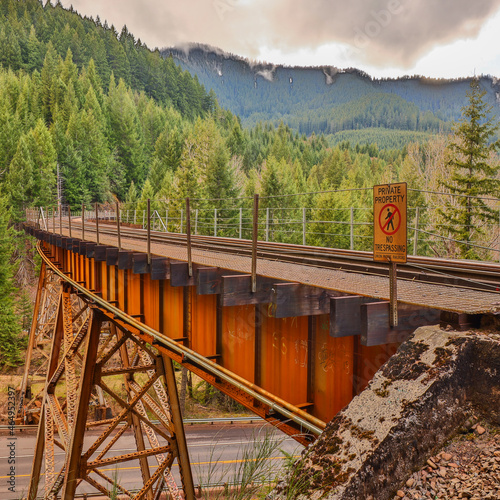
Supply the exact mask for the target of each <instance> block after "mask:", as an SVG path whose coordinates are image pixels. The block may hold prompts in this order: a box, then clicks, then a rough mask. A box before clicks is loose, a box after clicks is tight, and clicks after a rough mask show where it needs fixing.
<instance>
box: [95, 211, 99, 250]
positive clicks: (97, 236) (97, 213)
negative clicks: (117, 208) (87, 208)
mask: <svg viewBox="0 0 500 500" xmlns="http://www.w3.org/2000/svg"><path fill="white" fill-rule="evenodd" d="M95 231H96V243H97V244H98V245H99V206H98V204H97V203H96V204H95Z"/></svg>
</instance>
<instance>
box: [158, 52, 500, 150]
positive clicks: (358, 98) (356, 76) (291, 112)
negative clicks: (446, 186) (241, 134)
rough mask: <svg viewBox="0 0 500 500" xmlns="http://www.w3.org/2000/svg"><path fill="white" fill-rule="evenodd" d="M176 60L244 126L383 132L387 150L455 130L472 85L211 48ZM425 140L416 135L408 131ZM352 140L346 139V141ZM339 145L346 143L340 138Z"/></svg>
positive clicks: (487, 84)
mask: <svg viewBox="0 0 500 500" xmlns="http://www.w3.org/2000/svg"><path fill="white" fill-rule="evenodd" d="M162 53H163V54H164V55H165V56H167V55H172V56H173V57H174V60H175V61H177V62H179V63H180V65H181V66H182V67H183V68H185V69H187V70H189V71H190V72H191V73H192V74H194V75H197V76H198V78H199V80H200V82H201V83H203V85H204V86H205V87H206V88H207V90H210V89H213V90H214V91H215V93H216V95H217V97H218V99H219V103H220V104H221V105H222V106H223V107H226V108H227V109H229V110H231V111H232V112H233V113H235V114H237V115H238V116H239V117H240V118H241V120H242V123H243V125H244V126H252V125H254V124H255V123H257V122H258V121H271V122H273V123H275V124H277V123H279V122H280V121H283V122H284V123H286V124H287V125H289V126H290V127H292V128H293V129H294V130H297V131H298V132H300V133H305V134H307V135H309V134H311V133H312V132H315V133H316V134H321V133H323V134H327V135H329V134H337V133H339V132H342V131H350V130H361V129H365V128H367V127H372V128H377V129H380V130H382V129H387V131H388V130H392V131H393V132H392V133H389V132H387V131H382V133H381V134H375V133H373V132H374V131H372V134H371V135H370V139H372V138H374V137H375V138H376V139H378V143H379V146H384V145H385V144H386V141H387V145H388V146H389V147H393V145H394V144H401V143H408V140H409V139H410V140H415V139H421V138H423V137H426V136H427V137H428V136H429V134H430V133H436V132H449V131H450V129H451V125H452V122H454V121H456V120H458V119H459V118H460V112H461V108H462V106H464V105H465V104H466V91H467V89H468V87H469V84H470V79H463V80H458V81H447V80H439V81H436V80H431V79H427V78H422V77H405V78H399V79H394V80H374V79H371V78H370V77H369V76H368V75H366V74H364V73H362V72H360V71H358V70H355V69H347V70H339V69H338V68H334V67H318V68H294V67H284V66H275V65H265V64H253V63H250V62H249V61H247V60H245V59H243V58H240V57H237V56H233V55H231V54H227V53H223V52H222V51H220V50H217V49H213V48H210V47H206V46H197V45H193V46H192V47H191V48H187V49H185V50H183V49H177V48H170V49H165V50H163V51H162ZM481 85H482V86H483V88H484V89H486V90H487V92H488V95H487V102H488V103H489V104H494V105H495V107H496V109H497V110H498V106H497V104H496V102H497V92H499V91H500V87H499V86H498V84H497V82H496V81H493V79H492V78H488V77H485V78H482V79H481ZM409 131H410V132H422V133H423V135H422V134H419V135H415V134H410V135H409V134H408V132H409ZM341 136H342V137H346V136H345V135H341ZM348 137H349V139H350V140H352V141H353V142H358V139H359V142H362V143H364V142H366V137H365V136H363V135H362V134H361V135H359V138H358V136H357V134H356V133H351V134H349V136H348ZM332 141H333V143H336V142H339V139H338V138H335V137H332Z"/></svg>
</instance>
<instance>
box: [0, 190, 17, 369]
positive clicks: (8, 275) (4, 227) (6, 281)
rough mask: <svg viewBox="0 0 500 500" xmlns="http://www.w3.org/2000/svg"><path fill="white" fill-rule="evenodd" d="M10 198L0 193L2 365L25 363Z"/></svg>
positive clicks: (0, 327) (0, 350) (0, 358)
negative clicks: (17, 306) (12, 259)
mask: <svg viewBox="0 0 500 500" xmlns="http://www.w3.org/2000/svg"><path fill="white" fill-rule="evenodd" d="M10 218H11V213H10V209H9V202H8V200H7V198H6V197H4V196H0V366H16V365H18V364H19V363H20V362H21V357H20V348H21V340H20V334H21V325H20V323H19V321H18V317H17V314H16V307H15V302H14V297H15V295H14V293H15V287H14V271H15V266H14V264H13V263H12V262H11V257H12V251H13V248H14V243H13V238H14V235H13V229H12V227H10Z"/></svg>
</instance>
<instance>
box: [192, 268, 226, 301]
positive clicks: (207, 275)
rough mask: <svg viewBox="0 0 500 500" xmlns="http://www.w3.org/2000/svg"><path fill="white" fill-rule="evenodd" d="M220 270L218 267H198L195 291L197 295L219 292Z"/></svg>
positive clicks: (220, 283)
mask: <svg viewBox="0 0 500 500" xmlns="http://www.w3.org/2000/svg"><path fill="white" fill-rule="evenodd" d="M222 272H223V271H222V270H221V269H220V268H218V267H199V268H198V269H197V273H196V292H197V293H198V295H215V294H219V293H221V285H222ZM226 272H227V271H226Z"/></svg>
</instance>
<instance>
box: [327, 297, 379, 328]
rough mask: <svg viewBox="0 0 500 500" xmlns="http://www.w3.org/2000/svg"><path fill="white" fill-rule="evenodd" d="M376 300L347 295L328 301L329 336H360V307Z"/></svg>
mask: <svg viewBox="0 0 500 500" xmlns="http://www.w3.org/2000/svg"><path fill="white" fill-rule="evenodd" d="M370 302H377V299H372V298H369V297H361V296H360V295H348V296H345V297H332V298H331V300H330V336H331V337H350V336H352V335H361V305H362V304H368V303H370Z"/></svg>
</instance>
